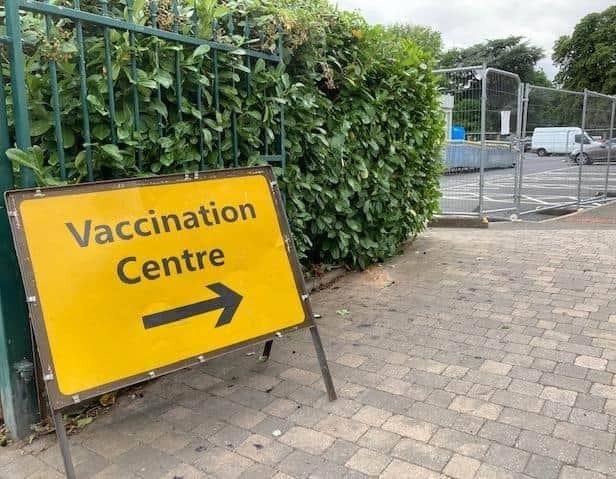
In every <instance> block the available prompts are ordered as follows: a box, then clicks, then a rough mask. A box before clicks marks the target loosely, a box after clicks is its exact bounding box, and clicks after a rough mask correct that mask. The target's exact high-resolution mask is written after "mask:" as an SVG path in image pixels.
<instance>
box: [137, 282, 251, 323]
mask: <svg viewBox="0 0 616 479" xmlns="http://www.w3.org/2000/svg"><path fill="white" fill-rule="evenodd" d="M207 287H208V288H209V289H210V290H212V291H213V292H214V293H216V294H217V295H218V296H217V297H216V298H212V299H206V300H205V301H199V302H198V303H192V304H187V305H186V306H180V307H179V308H174V309H168V310H167V311H161V312H160V313H154V314H148V315H147V316H144V317H143V326H145V329H150V328H155V327H157V326H162V325H164V324H168V323H173V322H175V321H180V320H182V319H186V318H190V317H192V316H197V315H198V314H203V313H209V312H210V311H216V310H217V309H222V313H221V315H220V317H219V318H218V322H217V323H216V326H215V327H216V328H218V327H219V326H224V325H225V324H229V323H230V322H231V320H232V319H233V315H234V314H235V312H236V311H237V308H238V306H239V305H240V303H241V302H242V296H240V295H239V294H237V293H236V292H235V291H233V290H232V289H230V288H228V287H227V286H225V285H224V284H222V283H212V284H208V285H207Z"/></svg>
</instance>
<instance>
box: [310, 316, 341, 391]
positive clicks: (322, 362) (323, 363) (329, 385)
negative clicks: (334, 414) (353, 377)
mask: <svg viewBox="0 0 616 479" xmlns="http://www.w3.org/2000/svg"><path fill="white" fill-rule="evenodd" d="M310 334H312V342H313V344H314V349H315V350H316V352H317V359H318V360H319V366H320V367H321V375H322V376H323V382H324V383H325V389H327V395H328V396H329V400H330V401H335V400H336V399H337V398H338V396H337V395H336V389H335V388H334V381H332V375H331V374H330V372H329V366H328V365H327V358H326V357H325V351H324V350H323V343H322V342H321V336H320V335H319V330H318V329H317V327H316V325H314V326H311V327H310Z"/></svg>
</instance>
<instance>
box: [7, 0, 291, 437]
mask: <svg viewBox="0 0 616 479" xmlns="http://www.w3.org/2000/svg"><path fill="white" fill-rule="evenodd" d="M189 1H191V2H192V1H195V3H194V4H193V5H192V6H191V5H188V4H187V2H189ZM83 2H84V5H85V4H86V3H87V5H86V6H85V7H84V8H82V5H81V3H80V0H40V1H36V0H8V1H6V2H4V16H3V19H4V25H1V24H0V48H5V49H6V50H7V51H8V62H7V63H1V64H0V194H2V197H1V198H0V267H1V269H0V396H1V400H2V408H3V414H4V418H5V421H6V424H7V426H8V428H9V429H10V432H11V434H12V435H13V436H14V437H18V438H19V437H24V436H25V435H27V434H28V432H29V427H30V424H31V423H32V422H33V421H34V420H35V419H36V416H37V411H36V408H35V407H34V406H33V405H34V404H35V397H36V388H35V385H34V383H35V381H33V380H30V381H26V379H27V378H25V379H24V374H23V365H24V364H27V363H28V362H29V363H34V354H33V349H32V344H31V339H30V338H31V336H30V330H29V325H28V316H27V309H26V307H25V304H26V303H25V298H24V294H23V290H22V286H21V280H20V276H19V271H18V266H17V262H16V259H15V252H14V250H13V246H12V240H11V235H10V231H9V227H8V221H7V215H6V209H5V205H4V196H3V193H4V192H5V191H7V190H9V189H12V188H15V187H31V186H34V185H35V175H34V172H33V171H32V170H31V169H29V168H27V167H24V166H23V165H22V166H21V167H20V170H19V175H18V176H17V177H15V176H14V170H13V167H12V165H11V164H10V162H9V160H8V158H7V155H6V151H7V150H8V149H9V148H13V147H16V148H19V149H21V150H28V149H29V148H30V147H31V146H32V143H35V144H36V141H38V138H34V140H35V141H32V140H33V138H32V137H31V122H30V119H29V116H30V111H29V110H30V108H31V98H30V95H31V94H32V92H29V91H27V89H26V84H27V81H26V80H27V77H26V75H27V74H28V73H27V60H28V57H27V52H24V50H26V49H25V48H24V36H23V31H22V27H23V23H24V19H25V18H28V16H30V17H36V18H41V19H42V21H43V25H44V31H43V32H42V33H41V35H43V36H45V38H46V39H47V40H48V41H50V40H51V39H52V37H53V35H54V31H55V29H56V27H57V25H58V24H60V23H63V24H68V25H69V26H70V28H72V29H73V31H74V43H75V46H76V53H75V59H74V63H75V65H74V66H75V73H74V75H75V77H76V79H77V77H78V82H77V85H78V87H77V90H75V92H74V97H75V98H77V97H78V99H79V103H80V108H79V115H80V120H81V131H80V132H79V135H78V138H77V143H78V146H79V148H82V151H83V152H84V158H85V164H86V171H87V173H86V175H85V178H84V179H85V180H87V181H94V180H99V179H104V178H101V175H100V174H97V172H96V168H95V166H96V165H95V151H94V148H95V143H93V130H92V128H93V124H92V118H93V117H92V111H91V104H90V102H89V97H90V96H91V95H92V94H98V93H101V92H98V91H90V90H91V86H90V85H89V84H88V74H89V73H91V72H89V70H88V67H89V54H90V52H89V50H88V43H87V38H86V36H88V37H91V36H92V35H93V34H94V33H93V32H96V35H97V36H99V37H100V39H101V40H102V44H103V59H102V64H103V66H104V72H103V75H104V76H105V79H104V80H105V83H106V90H107V91H106V99H105V105H104V108H105V109H106V115H108V119H107V122H108V125H109V129H110V142H111V143H112V144H113V145H116V146H117V145H120V146H122V147H126V143H125V142H124V143H123V140H122V139H121V138H119V135H118V129H117V125H118V115H119V112H118V104H117V98H118V97H117V93H118V92H117V90H116V88H117V85H116V82H115V81H114V77H113V60H114V41H113V38H114V34H115V33H114V32H119V33H121V34H122V35H128V44H129V48H130V60H129V63H130V65H129V71H130V76H131V77H132V86H131V87H130V90H131V91H130V93H129V95H130V97H131V102H130V103H131V114H132V125H133V131H134V134H135V138H137V140H136V141H133V146H132V149H133V153H134V159H135V164H136V167H137V170H138V172H142V173H148V172H149V171H148V170H147V165H146V154H148V155H150V156H151V155H152V152H151V151H144V149H143V147H142V146H141V144H140V142H139V141H138V139H139V135H142V134H144V133H145V130H146V127H145V126H144V116H143V115H142V113H143V107H144V103H145V101H146V99H145V98H143V97H142V94H141V93H140V89H139V85H138V82H137V78H138V75H139V52H138V43H139V41H140V40H143V39H144V38H156V39H157V41H156V42H155V45H154V48H153V52H148V53H149V54H153V56H154V59H155V60H154V61H155V68H157V69H158V68H159V62H160V60H161V45H174V46H177V47H179V48H178V49H177V51H176V52H175V61H174V75H173V76H174V78H173V87H174V90H175V95H176V104H175V107H174V109H176V110H175V111H174V115H175V116H174V118H175V119H176V120H177V121H178V122H181V121H183V120H184V119H185V116H186V113H185V112H186V108H187V105H186V104H185V102H186V101H190V102H193V103H191V104H190V105H189V107H192V106H194V107H195V108H196V110H197V111H198V112H199V113H200V115H199V117H198V119H197V120H196V123H197V125H198V127H199V138H198V140H197V143H196V144H197V148H198V153H199V158H200V161H199V165H198V169H205V168H207V167H211V166H217V167H225V166H238V165H239V164H240V163H241V161H242V160H241V152H240V150H241V148H240V147H241V146H242V144H241V138H240V134H239V128H240V125H239V121H240V120H239V117H238V112H237V111H236V110H235V109H233V110H232V111H231V113H230V124H229V126H228V130H225V131H220V130H219V131H216V132H215V135H214V138H213V141H211V142H210V141H206V138H205V136H204V135H205V133H204V126H205V125H204V119H205V118H206V116H207V115H208V114H209V115H214V116H215V117H216V118H218V116H219V115H221V114H222V113H223V106H222V103H221V87H222V85H221V75H223V74H224V71H221V68H224V66H221V55H227V56H229V55H231V56H234V58H236V59H238V61H239V62H240V63H241V65H243V68H242V72H241V73H240V75H243V78H242V79H241V81H240V82H239V84H236V83H237V82H236V77H234V76H232V78H233V83H232V86H233V87H234V88H236V87H240V89H241V91H242V93H243V94H245V95H249V94H250V92H251V89H252V88H253V87H252V85H251V78H252V76H251V75H252V71H253V67H254V65H255V63H256V61H258V60H263V61H265V62H266V64H267V65H270V67H271V68H275V67H277V66H278V65H279V64H280V63H281V62H282V51H283V45H282V40H279V41H278V44H277V48H276V50H275V51H274V52H273V53H272V52H269V51H259V50H255V49H247V48H244V47H243V45H242V44H241V43H240V44H239V45H238V44H231V43H226V42H225V41H221V40H219V31H221V30H222V31H225V32H227V33H228V34H230V35H235V36H236V35H237V32H238V31H240V32H242V35H243V37H244V38H245V39H248V38H249V36H250V34H251V30H252V29H251V24H250V19H249V18H248V17H246V18H244V19H243V27H240V26H239V24H238V22H237V19H234V18H233V17H232V16H231V15H228V16H227V17H224V18H221V19H220V21H218V20H216V19H214V20H213V21H212V22H211V27H212V32H213V34H212V37H211V38H207V39H206V38H199V37H198V31H199V26H200V19H199V17H198V12H197V8H196V7H197V0H184V1H181V2H180V1H178V0H171V11H172V14H173V24H172V25H171V27H170V28H169V29H165V28H161V25H159V20H160V18H159V13H160V12H159V5H160V4H161V2H162V0H150V1H149V2H147V3H148V8H149V11H148V12H147V14H144V15H141V14H142V13H143V12H135V11H134V1H133V0H125V2H124V6H125V10H124V13H123V15H122V16H120V15H118V14H117V11H115V14H114V13H113V12H112V8H111V3H110V2H109V1H108V0H94V1H92V0H90V1H87V2H86V1H85V0H83ZM93 3H94V4H96V10H94V11H93V7H92V4H93ZM118 3H119V2H115V5H116V7H117V5H118ZM191 8H192V17H191V18H190V19H189V20H190V22H189V23H190V25H188V26H187V25H186V24H185V23H183V24H180V17H181V14H180V13H181V12H180V9H183V10H182V11H183V12H186V11H191ZM0 13H2V7H0ZM1 20H2V17H1V16H0V21H1ZM116 38H117V37H116ZM202 45H207V46H209V47H210V49H211V50H210V52H209V55H208V57H207V62H206V61H204V60H203V58H202V59H201V60H200V61H199V64H198V68H199V69H203V68H210V69H211V71H208V74H209V75H211V77H212V82H211V88H209V89H206V86H205V85H202V84H198V85H197V86H196V88H195V91H192V90H191V91H188V89H189V88H191V87H194V85H191V84H190V83H188V82H185V81H184V79H185V74H186V72H185V71H184V70H183V66H182V58H183V57H182V52H183V51H190V50H192V51H194V50H195V49H197V48H199V47H201V46H202ZM206 64H207V65H206ZM46 66H47V72H46V75H48V79H49V91H48V95H49V97H48V98H49V100H48V105H49V108H50V110H51V119H52V123H53V127H52V128H53V144H54V145H55V148H54V150H55V151H53V152H49V151H47V153H46V155H47V156H48V157H47V158H46V159H45V160H46V161H48V160H49V155H51V154H53V156H54V161H56V162H57V175H58V177H59V179H61V180H65V181H66V180H68V181H71V180H73V178H71V177H70V174H69V169H70V167H71V165H72V163H73V162H74V160H75V158H72V157H71V155H72V154H73V153H74V151H75V149H70V148H66V146H67V145H66V144H65V139H64V134H63V126H64V124H65V123H66V122H67V120H68V118H66V115H65V113H64V111H63V108H64V106H65V105H63V104H62V103H63V101H62V96H61V78H59V77H60V66H59V64H58V63H57V62H56V60H54V59H53V58H49V59H48V60H47V65H46ZM232 73H236V71H235V68H233V70H232ZM63 75H66V72H63ZM7 80H8V81H7ZM9 92H10V95H9ZM206 96H207V98H210V97H211V98H212V108H211V109H210V110H208V108H207V106H206V105H205V104H204V103H205V102H204V98H206ZM154 99H155V100H158V101H159V102H161V103H162V101H163V92H162V90H161V86H160V84H159V85H157V87H156V89H155V92H154ZM168 99H169V98H168V97H167V98H166V100H167V101H168ZM148 101H149V99H148ZM277 108H278V113H277V119H276V121H277V127H276V134H275V135H274V138H275V140H274V141H273V142H272V140H271V135H272V133H271V131H270V132H269V133H268V130H267V129H266V128H265V127H263V135H262V136H263V140H262V142H261V145H262V148H261V151H259V152H258V153H259V156H260V158H261V160H262V161H265V162H269V163H272V164H274V165H275V166H279V167H282V168H284V167H285V163H286V161H285V160H286V152H285V145H284V142H285V132H284V130H285V119H284V109H283V106H282V105H281V104H278V105H277ZM72 120H74V119H72ZM156 120H157V122H158V124H157V129H158V133H159V136H162V135H163V133H164V130H165V128H167V127H168V126H169V125H165V122H164V121H163V117H162V115H161V113H160V112H157V114H156ZM191 121H195V119H194V118H191ZM208 140H209V138H208ZM225 141H230V143H231V147H230V156H229V154H228V153H227V151H228V150H225V148H224V144H225ZM208 144H210V145H211V146H206V145H208ZM208 155H210V156H211V155H214V156H215V158H216V161H215V164H212V162H211V161H209V162H208V160H207V159H208ZM16 365H21V366H20V367H17V366H16Z"/></svg>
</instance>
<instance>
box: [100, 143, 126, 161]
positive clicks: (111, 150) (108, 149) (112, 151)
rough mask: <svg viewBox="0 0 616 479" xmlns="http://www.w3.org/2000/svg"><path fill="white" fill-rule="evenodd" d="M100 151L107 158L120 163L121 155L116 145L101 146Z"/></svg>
mask: <svg viewBox="0 0 616 479" xmlns="http://www.w3.org/2000/svg"><path fill="white" fill-rule="evenodd" d="M101 150H103V151H104V152H105V153H106V154H107V155H108V156H110V157H111V158H113V159H114V160H116V161H118V162H121V161H122V153H121V152H120V149H119V148H118V146H117V145H112V144H109V145H101Z"/></svg>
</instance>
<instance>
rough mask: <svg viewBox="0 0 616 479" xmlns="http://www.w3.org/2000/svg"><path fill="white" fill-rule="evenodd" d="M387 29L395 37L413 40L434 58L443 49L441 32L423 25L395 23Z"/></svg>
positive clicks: (437, 56)
mask: <svg viewBox="0 0 616 479" xmlns="http://www.w3.org/2000/svg"><path fill="white" fill-rule="evenodd" d="M388 31H389V32H390V33H392V34H393V35H394V36H395V37H398V38H403V39H406V40H411V41H413V42H415V44H416V45H418V46H419V47H420V48H421V49H422V50H423V51H425V52H426V53H429V54H430V55H432V56H433V57H434V58H439V57H440V56H441V53H442V51H443V38H442V36H441V33H440V32H438V31H436V30H434V29H432V28H430V27H426V26H423V25H407V24H404V23H396V24H394V25H392V26H390V27H388Z"/></svg>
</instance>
